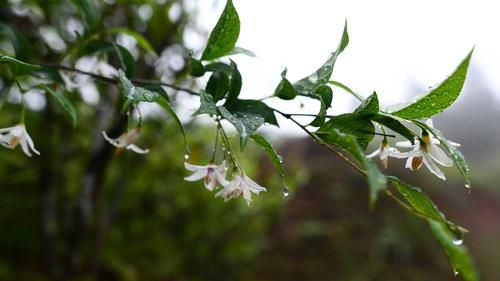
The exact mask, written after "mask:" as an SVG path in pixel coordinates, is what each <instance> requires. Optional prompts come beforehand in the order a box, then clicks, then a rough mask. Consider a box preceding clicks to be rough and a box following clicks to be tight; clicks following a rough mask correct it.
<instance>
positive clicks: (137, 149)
mask: <svg viewBox="0 0 500 281" xmlns="http://www.w3.org/2000/svg"><path fill="white" fill-rule="evenodd" d="M127 149H130V150H132V151H133V152H135V153H139V154H147V153H149V149H142V148H140V147H138V146H137V145H135V144H129V146H127Z"/></svg>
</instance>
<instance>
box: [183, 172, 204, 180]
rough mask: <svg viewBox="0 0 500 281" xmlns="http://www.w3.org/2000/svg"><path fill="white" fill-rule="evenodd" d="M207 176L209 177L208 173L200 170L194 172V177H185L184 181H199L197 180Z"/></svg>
mask: <svg viewBox="0 0 500 281" xmlns="http://www.w3.org/2000/svg"><path fill="white" fill-rule="evenodd" d="M206 175H207V173H206V171H203V170H198V171H196V172H194V173H193V174H192V175H190V176H187V177H185V178H184V180H186V181H197V180H199V179H201V178H203V177H205V176H206Z"/></svg>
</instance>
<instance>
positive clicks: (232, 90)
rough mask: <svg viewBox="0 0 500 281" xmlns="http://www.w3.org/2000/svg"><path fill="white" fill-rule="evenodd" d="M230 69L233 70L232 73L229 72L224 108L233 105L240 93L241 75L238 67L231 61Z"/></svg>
mask: <svg viewBox="0 0 500 281" xmlns="http://www.w3.org/2000/svg"><path fill="white" fill-rule="evenodd" d="M231 67H232V68H233V71H232V72H231V79H230V81H229V89H228V91H227V92H228V94H227V98H226V102H225V103H224V106H226V107H230V106H231V105H233V104H234V103H235V102H236V100H237V99H238V96H239V95H240V92H241V85H242V81H241V74H240V72H239V71H238V66H237V65H236V63H234V61H232V60H231Z"/></svg>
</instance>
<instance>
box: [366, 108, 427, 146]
mask: <svg viewBox="0 0 500 281" xmlns="http://www.w3.org/2000/svg"><path fill="white" fill-rule="evenodd" d="M370 119H371V120H372V121H374V122H377V123H379V124H380V125H382V126H385V127H387V128H389V129H391V130H393V131H394V132H396V133H398V134H400V135H401V136H403V137H405V138H406V139H407V140H409V141H410V142H411V143H412V144H415V138H419V137H418V135H417V134H415V133H414V132H413V131H412V130H410V129H408V128H407V127H406V126H405V125H403V124H402V123H401V122H399V121H398V120H397V119H395V118H393V117H391V116H388V115H382V114H376V115H374V116H371V117H370Z"/></svg>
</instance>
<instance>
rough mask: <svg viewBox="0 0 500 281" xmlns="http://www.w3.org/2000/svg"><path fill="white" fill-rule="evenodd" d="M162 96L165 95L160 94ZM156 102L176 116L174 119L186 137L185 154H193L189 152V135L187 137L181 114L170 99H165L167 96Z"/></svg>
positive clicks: (173, 116)
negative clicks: (180, 117)
mask: <svg viewBox="0 0 500 281" xmlns="http://www.w3.org/2000/svg"><path fill="white" fill-rule="evenodd" d="M160 96H161V97H163V96H162V95H160ZM156 102H157V103H158V104H159V105H160V106H161V107H162V108H163V109H165V111H167V112H168V113H169V114H170V115H171V116H172V118H174V121H175V123H177V125H178V126H179V128H180V129H181V133H182V136H183V138H184V150H185V154H186V155H189V154H191V153H190V152H189V144H188V140H187V137H186V131H185V130H184V126H183V125H182V122H181V120H180V119H179V116H177V113H176V112H175V109H174V108H173V106H172V105H171V104H170V102H169V101H168V99H165V98H162V99H157V100H156Z"/></svg>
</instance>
